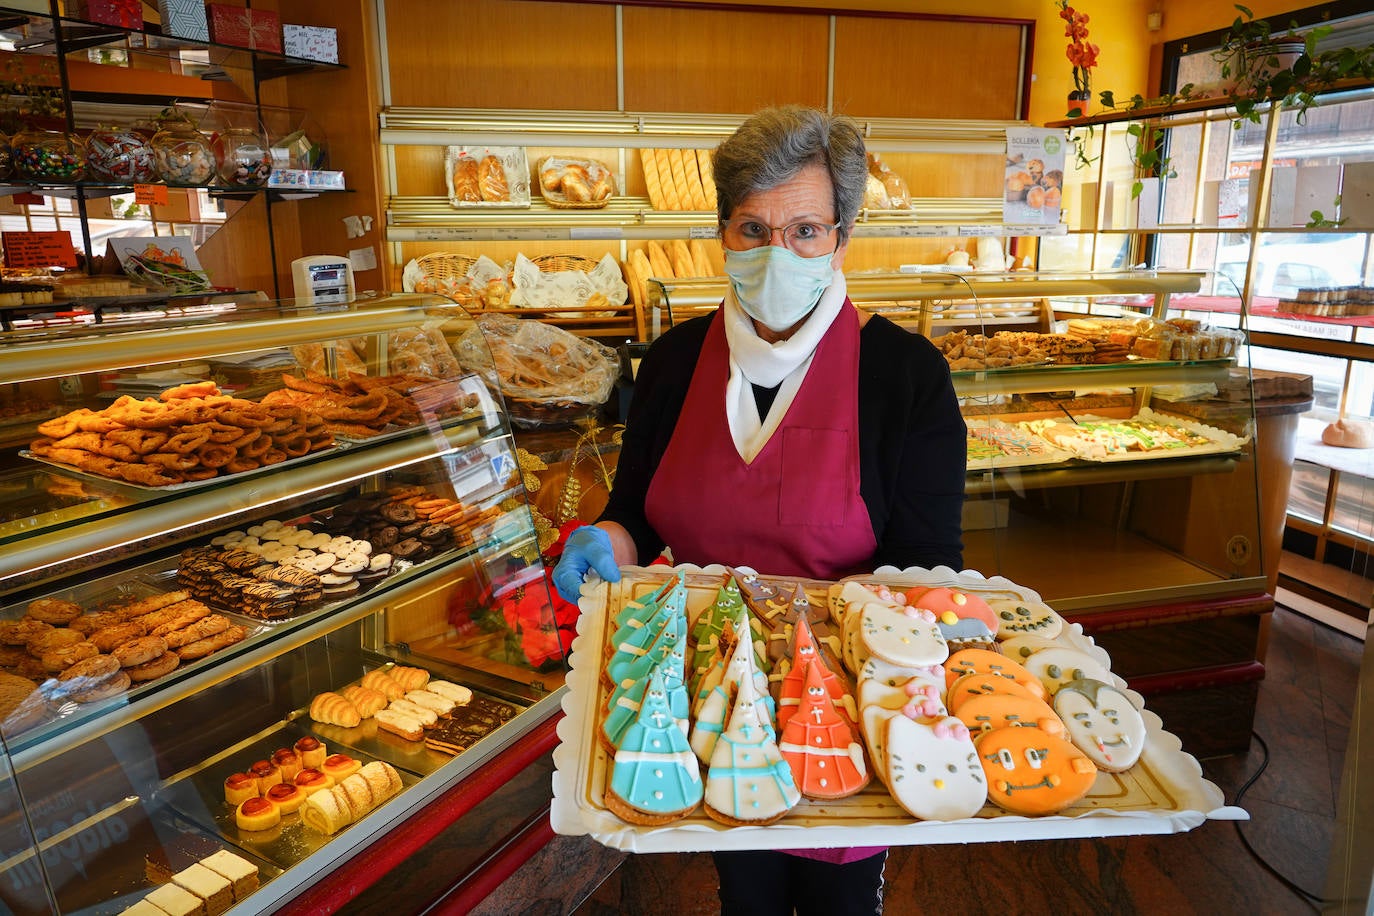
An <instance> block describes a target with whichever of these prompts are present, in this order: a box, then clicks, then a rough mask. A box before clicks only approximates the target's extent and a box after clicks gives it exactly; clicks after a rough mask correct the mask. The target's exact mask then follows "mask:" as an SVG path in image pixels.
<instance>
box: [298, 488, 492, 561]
mask: <svg viewBox="0 0 1374 916" xmlns="http://www.w3.org/2000/svg"><path fill="white" fill-rule="evenodd" d="M499 511H500V510H499V509H497V508H496V507H491V508H489V509H479V508H478V507H477V506H470V505H466V504H464V503H462V502H459V501H457V500H453V499H449V498H447V497H443V496H435V495H433V494H431V493H429V492H427V491H425V490H423V489H421V488H420V487H404V488H398V489H395V490H392V491H390V492H388V493H377V494H372V495H368V496H359V497H356V498H354V499H350V500H348V501H346V502H344V503H343V504H342V505H341V506H339V507H338V508H337V509H335V510H334V512H333V514H332V515H331V516H330V517H329V519H328V520H327V521H326V522H325V527H326V529H327V530H329V531H332V532H338V533H341V534H348V535H351V536H353V537H355V538H367V539H368V540H369V541H371V542H372V544H373V545H374V546H375V547H376V549H378V550H385V551H387V552H389V553H390V554H392V555H393V556H394V557H396V559H399V560H405V561H407V562H409V563H420V562H422V561H424V560H427V559H429V558H430V557H432V556H434V555H435V554H436V553H439V552H440V551H443V550H449V549H451V548H453V547H462V548H465V547H471V546H473V545H474V544H475V543H476V541H475V539H474V538H473V534H472V528H473V527H474V526H476V525H479V524H481V523H482V522H484V521H486V520H487V519H489V518H491V517H493V516H494V515H497V514H499Z"/></svg>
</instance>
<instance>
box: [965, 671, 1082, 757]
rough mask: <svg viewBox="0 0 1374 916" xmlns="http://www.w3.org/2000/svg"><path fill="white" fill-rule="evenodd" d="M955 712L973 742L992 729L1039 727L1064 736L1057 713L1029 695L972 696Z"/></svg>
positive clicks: (1061, 723)
mask: <svg viewBox="0 0 1374 916" xmlns="http://www.w3.org/2000/svg"><path fill="white" fill-rule="evenodd" d="M961 680H962V678H961ZM954 715H955V716H956V717H957V718H958V719H959V721H960V722H963V723H964V724H965V725H967V726H968V728H969V731H970V732H972V733H973V740H974V741H975V742H976V741H977V740H978V739H979V738H981V737H982V736H983V735H985V734H986V733H988V732H990V731H992V730H993V729H995V728H1038V729H1040V730H1041V731H1043V732H1047V733H1048V734H1051V735H1054V736H1055V737H1057V738H1064V737H1066V735H1065V734H1064V723H1063V722H1062V721H1061V720H1060V718H1059V716H1057V715H1055V712H1054V710H1053V709H1050V706H1049V704H1048V703H1046V702H1045V701H1044V700H1038V699H1036V698H1035V697H1032V696H1018V695H1016V694H1011V693H990V694H984V695H982V696H974V697H970V698H969V699H968V700H966V701H965V702H964V703H963V705H961V706H960V707H959V711H958V712H956V713H955V714H954Z"/></svg>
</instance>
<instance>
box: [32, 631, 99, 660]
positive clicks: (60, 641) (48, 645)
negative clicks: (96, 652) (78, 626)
mask: <svg viewBox="0 0 1374 916" xmlns="http://www.w3.org/2000/svg"><path fill="white" fill-rule="evenodd" d="M85 639H86V637H84V636H82V635H81V634H80V633H78V632H76V631H75V630H69V629H67V628H66V627H54V628H53V629H51V630H46V631H44V632H42V633H39V634H38V635H37V636H35V637H34V638H33V639H30V640H29V642H28V648H29V652H30V653H31V654H33V655H37V656H41V655H42V654H43V653H44V652H52V651H53V650H54V649H61V648H64V647H66V646H74V645H76V644H77V643H79V642H84V641H85Z"/></svg>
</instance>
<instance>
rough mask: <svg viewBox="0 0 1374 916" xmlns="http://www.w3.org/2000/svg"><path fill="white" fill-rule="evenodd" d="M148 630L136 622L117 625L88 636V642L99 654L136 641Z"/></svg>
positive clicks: (131, 621)
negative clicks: (92, 644)
mask: <svg viewBox="0 0 1374 916" xmlns="http://www.w3.org/2000/svg"><path fill="white" fill-rule="evenodd" d="M147 632H148V629H147V628H146V627H145V626H144V625H143V624H141V623H139V622H138V621H136V620H130V621H127V622H125V623H117V624H115V625H114V626H111V627H104V628H102V629H99V630H96V631H95V632H94V633H92V634H91V635H90V641H91V642H92V643H94V644H95V647H96V648H97V649H99V650H100V651H101V652H110V651H112V650H113V649H114V648H115V647H116V646H120V645H123V644H124V643H126V642H129V641H131V640H135V639H138V638H139V637H140V636H143V635H145V634H146V633H147Z"/></svg>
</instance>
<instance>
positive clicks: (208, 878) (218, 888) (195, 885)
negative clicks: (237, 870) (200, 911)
mask: <svg viewBox="0 0 1374 916" xmlns="http://www.w3.org/2000/svg"><path fill="white" fill-rule="evenodd" d="M172 883H173V884H175V885H176V886H177V887H180V888H183V889H185V890H188V891H190V892H191V893H193V894H195V895H196V896H197V897H199V898H200V899H201V900H204V901H205V912H206V916H218V914H220V913H223V912H224V911H225V910H227V909H229V907H231V906H233V905H234V890H233V887H232V886H231V885H230V884H229V879H228V878H226V877H224V876H223V875H221V874H219V873H217V872H214V871H211V870H210V869H208V868H206V867H205V866H204V865H201V864H200V863H199V862H197V863H196V864H194V865H191V866H188V867H187V868H184V869H182V870H181V871H179V872H177V873H176V874H175V875H172Z"/></svg>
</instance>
